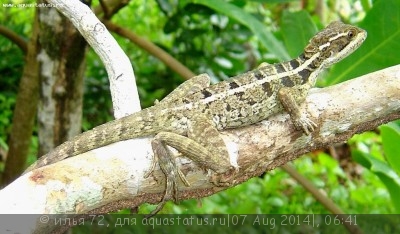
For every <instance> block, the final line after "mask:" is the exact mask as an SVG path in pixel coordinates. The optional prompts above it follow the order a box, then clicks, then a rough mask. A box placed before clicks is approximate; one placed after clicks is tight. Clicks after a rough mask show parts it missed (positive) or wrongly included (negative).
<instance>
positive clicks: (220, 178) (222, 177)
mask: <svg viewBox="0 0 400 234" xmlns="http://www.w3.org/2000/svg"><path fill="white" fill-rule="evenodd" d="M238 171H239V168H238V167H232V168H231V169H229V170H228V171H226V172H224V173H218V174H213V175H212V176H211V179H210V182H211V183H213V184H214V185H216V186H219V187H228V186H230V185H231V184H232V183H233V182H234V176H235V174H236V173H237V172H238Z"/></svg>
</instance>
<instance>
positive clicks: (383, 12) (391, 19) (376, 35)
mask: <svg viewBox="0 0 400 234" xmlns="http://www.w3.org/2000/svg"><path fill="white" fill-rule="evenodd" d="M399 12H400V1H385V0H379V1H376V3H375V4H374V6H373V7H372V8H371V10H370V11H369V12H368V13H367V15H366V17H365V19H364V21H363V22H362V23H360V27H361V28H363V29H365V30H366V31H367V33H368V37H367V39H366V41H365V42H364V44H363V45H362V46H361V47H360V48H359V49H358V50H357V51H355V52H354V53H353V54H352V55H351V56H349V57H348V58H346V59H344V60H343V61H342V62H340V63H338V64H337V65H335V66H334V67H333V68H332V70H331V72H330V73H329V76H328V77H327V78H326V81H327V84H328V85H330V84H336V83H340V82H343V81H345V80H348V79H350V78H354V77H357V76H360V75H363V74H367V73H369V72H372V71H377V70H379V69H383V68H386V67H390V66H393V65H395V64H399V63H400V56H398V51H400V43H399V41H400V17H399Z"/></svg>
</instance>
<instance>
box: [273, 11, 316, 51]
mask: <svg viewBox="0 0 400 234" xmlns="http://www.w3.org/2000/svg"><path fill="white" fill-rule="evenodd" d="M298 22H301V24H299V23H298ZM281 29H282V36H283V40H284V43H285V46H286V49H287V51H288V52H289V55H290V56H291V57H292V58H294V57H297V56H299V54H301V53H302V52H303V50H304V47H305V46H306V45H307V44H308V41H309V40H310V38H311V37H313V36H314V35H315V34H316V32H317V31H318V30H317V27H316V26H315V24H314V22H313V21H312V19H311V16H310V14H309V13H308V12H307V11H304V10H303V11H298V12H289V11H284V12H283V17H282V25H281Z"/></svg>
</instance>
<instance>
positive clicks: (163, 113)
mask: <svg viewBox="0 0 400 234" xmlns="http://www.w3.org/2000/svg"><path fill="white" fill-rule="evenodd" d="M365 37H366V32H365V31H364V30H362V29H359V28H357V27H354V26H351V25H345V24H343V23H340V22H334V23H332V24H330V25H329V26H328V27H327V28H326V29H324V30H323V31H321V32H320V33H318V34H317V35H316V36H314V37H313V38H312V39H311V40H310V44H309V45H308V46H307V47H306V48H305V50H304V52H303V53H302V54H301V55H300V56H299V57H298V58H295V59H293V60H291V61H288V62H282V63H279V64H273V65H262V66H260V67H259V68H257V69H255V70H253V71H250V72H247V73H244V74H241V75H238V76H236V77H233V78H231V79H230V80H227V81H223V82H220V83H217V84H215V85H211V86H210V85H209V78H208V76H207V75H200V76H196V77H194V78H192V79H191V80H188V81H186V82H185V83H183V84H182V85H181V86H179V87H178V88H177V89H176V90H174V91H173V92H172V93H171V94H170V95H168V96H167V97H166V98H165V99H163V100H162V101H161V102H158V103H156V105H154V106H152V107H150V108H147V109H144V110H142V111H140V112H137V113H134V114H132V115H130V116H127V117H124V118H121V119H117V120H114V121H111V122H109V123H106V124H103V125H100V126H98V127H95V128H93V129H92V130H90V131H87V132H84V133H82V134H80V135H78V136H76V137H74V138H73V139H72V140H70V141H67V142H65V143H63V144H61V145H60V146H58V147H57V148H55V149H54V150H53V151H51V152H50V153H48V154H46V155H44V156H43V157H41V158H40V159H39V160H38V162H37V163H36V164H34V165H33V166H31V167H30V168H29V169H28V171H29V170H33V169H35V168H38V167H42V166H45V165H48V164H52V163H55V162H57V161H60V160H62V159H64V158H67V157H71V156H74V155H78V154H81V153H84V152H87V151H89V150H92V149H96V148H99V147H102V146H105V145H108V144H111V143H114V142H117V141H122V140H127V139H132V138H138V137H145V136H153V135H155V138H154V140H153V143H152V146H153V151H154V154H155V155H156V156H157V158H158V160H159V164H160V167H161V169H162V170H163V172H164V173H165V174H166V176H167V190H166V195H165V197H164V200H163V202H164V201H165V200H166V199H171V196H173V195H172V193H173V192H174V190H175V192H176V191H177V188H176V187H177V186H176V183H177V174H178V175H179V176H180V177H181V179H182V180H183V181H184V182H185V183H186V184H187V181H186V180H185V179H184V177H183V175H182V174H181V173H180V171H179V170H178V169H177V168H176V165H175V161H174V160H171V158H172V156H171V155H170V152H169V150H168V148H167V147H166V145H169V146H172V147H174V148H176V149H177V150H178V151H180V152H181V153H183V154H184V155H186V156H187V157H189V158H191V159H193V160H194V161H195V162H196V163H197V164H199V165H200V166H202V167H204V168H208V169H211V170H213V171H215V172H217V173H224V172H226V171H228V170H230V169H231V168H232V166H231V164H230V162H229V159H228V153H227V150H226V146H225V144H224V142H223V140H222V138H220V136H219V134H218V131H220V130H223V129H227V128H237V127H241V126H245V125H249V124H253V123H256V122H259V121H261V120H263V119H266V118H268V117H269V116H271V115H273V114H276V113H279V112H283V111H286V112H288V113H289V114H290V116H291V119H292V122H293V123H294V125H295V126H296V128H298V129H302V130H303V131H304V132H305V133H306V134H309V133H310V132H312V131H313V129H314V127H315V124H314V122H312V121H311V120H309V119H308V118H307V117H306V116H305V115H303V114H301V112H300V110H299V108H298V105H299V104H301V103H302V102H303V101H304V99H305V98H306V96H307V94H308V90H309V89H310V88H312V87H313V86H314V85H315V82H316V79H317V76H318V74H319V73H320V71H321V70H322V69H323V68H325V67H327V66H330V65H331V64H332V63H335V62H337V61H339V60H340V59H342V58H343V57H345V56H347V55H348V54H350V53H351V52H353V51H354V50H355V49H356V48H358V46H359V45H360V44H361V43H362V42H363V41H364V39H365ZM174 198H176V195H175V197H174ZM159 209H160V207H159V208H157V211H158V210H159Z"/></svg>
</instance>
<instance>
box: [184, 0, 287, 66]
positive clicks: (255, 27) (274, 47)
mask: <svg viewBox="0 0 400 234" xmlns="http://www.w3.org/2000/svg"><path fill="white" fill-rule="evenodd" d="M190 2H191V3H195V4H201V5H204V6H207V7H209V8H211V9H213V10H215V11H217V12H219V13H221V14H224V15H227V16H228V17H230V18H232V19H235V20H236V21H238V22H239V23H241V24H242V25H244V26H246V27H247V28H249V29H250V31H252V32H253V34H254V35H255V36H256V37H257V38H258V39H259V40H260V42H261V43H262V44H263V45H264V46H265V47H266V48H267V49H268V50H269V51H271V52H272V53H273V54H275V56H276V57H277V58H278V59H280V60H289V59H290V56H289V54H288V53H287V51H286V49H285V48H284V47H283V45H282V43H281V42H280V41H279V40H278V39H276V37H275V36H274V35H273V34H272V32H270V31H268V30H267V29H266V26H265V25H263V24H262V23H261V22H260V21H258V20H257V19H256V18H255V17H254V16H252V15H251V14H249V13H247V12H246V11H244V10H243V9H241V8H239V7H237V6H235V5H233V4H230V3H227V2H225V1H222V0H193V1H187V3H190Z"/></svg>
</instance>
